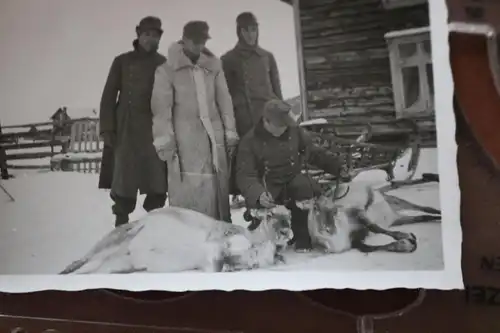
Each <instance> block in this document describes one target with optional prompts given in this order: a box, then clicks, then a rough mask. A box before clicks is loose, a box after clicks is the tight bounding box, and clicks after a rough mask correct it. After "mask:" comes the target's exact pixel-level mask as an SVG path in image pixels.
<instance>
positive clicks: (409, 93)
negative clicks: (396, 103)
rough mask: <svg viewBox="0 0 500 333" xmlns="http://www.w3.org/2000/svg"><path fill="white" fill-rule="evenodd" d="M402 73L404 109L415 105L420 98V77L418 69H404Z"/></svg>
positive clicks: (414, 67)
mask: <svg viewBox="0 0 500 333" xmlns="http://www.w3.org/2000/svg"><path fill="white" fill-rule="evenodd" d="M402 72H403V92H404V100H405V108H408V107H410V106H412V105H413V104H415V103H417V102H418V100H419V98H420V77H419V75H418V67H416V66H413V67H404V68H403V69H402Z"/></svg>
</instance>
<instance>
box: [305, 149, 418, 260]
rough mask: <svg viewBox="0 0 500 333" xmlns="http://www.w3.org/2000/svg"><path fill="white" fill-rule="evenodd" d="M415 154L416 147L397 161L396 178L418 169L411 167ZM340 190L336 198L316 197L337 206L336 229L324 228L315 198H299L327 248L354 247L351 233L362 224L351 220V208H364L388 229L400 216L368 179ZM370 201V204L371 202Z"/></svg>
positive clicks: (314, 231) (325, 204)
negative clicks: (367, 181)
mask: <svg viewBox="0 0 500 333" xmlns="http://www.w3.org/2000/svg"><path fill="white" fill-rule="evenodd" d="M412 154H413V148H411V147H410V148H408V149H406V151H405V152H404V153H403V154H402V156H401V157H400V158H399V159H398V160H396V161H395V162H394V163H393V172H394V177H395V179H394V180H396V181H403V180H408V179H410V178H411V177H413V175H414V174H415V170H410V163H411V159H412ZM366 172H367V173H369V172H370V173H371V172H372V171H366ZM338 193H339V194H340V195H339V196H340V197H341V198H340V199H337V200H335V202H333V201H332V200H331V198H327V197H324V196H323V197H320V198H319V199H316V200H317V202H316V204H318V205H322V206H323V207H329V208H333V207H335V208H336V209H337V212H336V215H335V231H331V230H330V231H328V230H323V229H322V226H321V225H320V224H319V223H318V222H317V217H316V216H315V214H319V212H318V210H316V209H314V204H315V202H314V200H304V201H301V202H297V206H298V207H299V208H301V209H306V210H309V216H308V229H309V234H310V236H311V239H312V241H313V243H315V244H318V245H320V246H321V247H323V248H324V250H325V251H326V252H330V253H341V252H344V251H348V250H350V249H351V239H350V235H351V232H352V231H353V230H355V229H357V228H359V225H358V224H356V223H352V221H349V217H348V216H347V214H346V212H347V210H348V209H351V208H357V209H360V210H362V211H364V213H365V216H366V217H367V218H368V219H369V220H370V221H372V222H373V223H375V224H377V225H379V226H380V227H382V228H385V229H386V228H389V227H390V226H391V224H392V223H393V222H394V221H396V220H397V219H398V218H399V217H400V215H399V214H398V213H397V212H396V211H395V210H394V209H393V208H392V207H391V205H390V204H389V203H388V202H387V201H386V200H385V198H384V196H383V195H382V194H381V193H380V192H379V191H378V190H377V188H376V187H375V186H371V185H368V184H367V183H365V182H352V183H349V184H341V185H340V188H339V191H338ZM345 193H347V194H346V195H345ZM343 195H344V196H343ZM368 203H370V204H369V205H367V204H368Z"/></svg>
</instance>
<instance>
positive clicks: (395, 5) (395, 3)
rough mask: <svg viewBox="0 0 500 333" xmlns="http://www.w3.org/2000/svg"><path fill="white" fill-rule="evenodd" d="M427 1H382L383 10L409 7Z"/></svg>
mask: <svg viewBox="0 0 500 333" xmlns="http://www.w3.org/2000/svg"><path fill="white" fill-rule="evenodd" d="M427 2H428V1H427V0H382V6H383V7H384V8H385V9H393V8H402V7H411V6H417V5H422V4H425V3H427Z"/></svg>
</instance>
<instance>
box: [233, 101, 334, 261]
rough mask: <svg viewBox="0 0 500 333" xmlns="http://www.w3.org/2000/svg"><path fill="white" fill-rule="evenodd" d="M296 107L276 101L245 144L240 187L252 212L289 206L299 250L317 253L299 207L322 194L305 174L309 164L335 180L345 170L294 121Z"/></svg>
mask: <svg viewBox="0 0 500 333" xmlns="http://www.w3.org/2000/svg"><path fill="white" fill-rule="evenodd" d="M290 111H291V106H290V105H289V104H288V103H285V102H283V101H281V100H276V99H275V100H271V101H269V102H268V103H267V104H266V105H265V108H264V113H263V117H262V119H261V120H259V122H258V123H257V124H256V125H255V127H254V128H252V129H251V130H250V131H249V132H248V133H247V134H246V135H245V136H244V137H243V138H242V139H241V141H240V145H239V147H238V156H237V159H236V160H237V167H236V182H237V185H238V188H239V190H240V191H241V192H242V194H243V196H244V197H245V200H246V204H247V208H261V207H273V206H274V205H276V204H285V205H286V206H287V207H288V208H289V209H290V210H291V213H292V230H293V233H294V239H293V240H292V242H293V243H295V249H296V250H297V251H299V252H304V251H309V250H310V249H311V248H312V244H311V238H310V236H309V231H308V228H307V215H308V212H307V211H305V210H301V209H299V208H298V207H297V206H296V205H295V201H296V200H299V201H300V200H306V199H311V198H313V197H316V196H318V195H320V194H321V188H320V186H319V184H318V183H316V182H315V181H314V180H313V179H312V178H311V177H310V176H309V175H305V174H303V173H302V169H303V167H304V163H305V162H307V163H309V164H312V165H315V166H317V167H318V168H321V169H323V170H325V171H326V172H328V173H330V174H334V175H338V174H339V171H340V170H341V169H342V168H341V166H340V164H339V161H338V159H337V158H336V157H335V156H334V155H333V154H330V153H329V152H328V151H326V150H324V149H322V148H320V147H319V146H316V145H314V144H313V142H312V140H311V138H310V137H309V135H308V134H307V132H305V131H304V130H303V129H302V128H300V127H298V126H297V125H296V124H295V122H294V121H293V119H292V118H291V116H290Z"/></svg>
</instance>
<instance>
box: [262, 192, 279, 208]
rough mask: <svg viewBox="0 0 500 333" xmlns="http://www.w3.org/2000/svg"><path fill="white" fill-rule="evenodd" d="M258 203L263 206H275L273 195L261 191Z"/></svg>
mask: <svg viewBox="0 0 500 333" xmlns="http://www.w3.org/2000/svg"><path fill="white" fill-rule="evenodd" d="M259 203H260V204H261V206H262V207H264V208H273V207H276V204H275V203H274V199H273V197H272V196H271V194H269V193H268V192H262V194H261V195H260V197H259Z"/></svg>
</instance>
